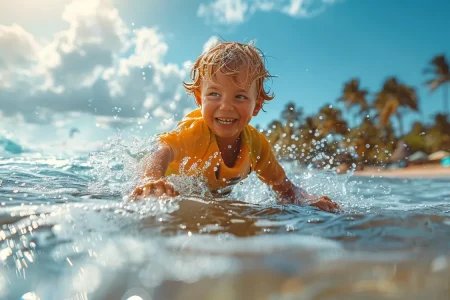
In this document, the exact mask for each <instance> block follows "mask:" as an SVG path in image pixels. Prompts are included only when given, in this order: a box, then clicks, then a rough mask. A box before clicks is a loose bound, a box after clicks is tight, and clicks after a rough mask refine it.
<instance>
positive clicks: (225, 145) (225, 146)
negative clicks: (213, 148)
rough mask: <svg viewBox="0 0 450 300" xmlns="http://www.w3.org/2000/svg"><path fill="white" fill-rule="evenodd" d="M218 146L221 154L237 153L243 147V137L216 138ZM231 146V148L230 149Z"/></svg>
mask: <svg viewBox="0 0 450 300" xmlns="http://www.w3.org/2000/svg"><path fill="white" fill-rule="evenodd" d="M216 141H217V145H218V146H219V149H220V151H221V152H230V151H235V150H237V149H239V148H240V146H241V136H240V135H239V136H238V137H237V138H225V139H224V138H220V137H218V136H216ZM230 146H231V147H230Z"/></svg>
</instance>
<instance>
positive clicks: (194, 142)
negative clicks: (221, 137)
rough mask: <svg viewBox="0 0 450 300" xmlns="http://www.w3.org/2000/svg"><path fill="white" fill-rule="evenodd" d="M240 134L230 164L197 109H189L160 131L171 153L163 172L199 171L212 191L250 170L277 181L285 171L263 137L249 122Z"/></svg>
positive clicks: (222, 189) (265, 179)
mask: <svg viewBox="0 0 450 300" xmlns="http://www.w3.org/2000/svg"><path fill="white" fill-rule="evenodd" d="M241 138H242V143H241V149H240V153H239V156H238V158H237V160H236V163H235V164H234V166H233V167H231V168H230V167H228V166H227V165H226V164H225V163H224V162H223V161H222V159H221V154H220V151H219V146H218V145H217V142H216V137H215V135H214V133H213V132H212V131H211V130H210V129H209V127H208V126H207V125H206V123H205V121H204V120H203V117H202V114H201V111H200V109H196V110H194V111H192V112H191V113H189V114H188V115H186V116H185V117H184V118H183V119H182V120H181V121H180V122H179V123H178V125H177V127H176V128H175V130H173V131H171V132H166V133H162V134H160V135H159V139H160V140H161V141H162V142H164V143H166V144H168V145H169V146H170V147H171V148H172V151H173V154H174V159H173V161H172V162H171V163H170V164H169V168H168V169H167V171H166V176H168V175H171V174H185V175H188V176H192V175H194V176H198V175H200V176H203V178H205V179H206V180H207V184H208V187H209V189H210V190H211V191H217V192H219V193H225V192H228V191H230V187H231V186H233V185H234V184H236V183H238V182H239V181H241V180H242V179H244V178H246V177H247V176H248V174H250V173H251V172H252V171H255V172H256V173H257V175H258V177H259V178H260V179H261V180H262V181H263V182H265V183H267V184H270V185H273V184H275V185H277V184H280V183H281V182H282V181H283V180H284V179H285V178H286V174H285V172H284V170H283V168H282V167H281V166H280V164H279V163H278V162H277V160H276V158H275V156H274V154H273V151H272V148H271V147H270V145H269V143H268V142H267V140H266V138H265V137H264V136H263V135H262V134H261V133H259V132H258V131H257V130H256V129H255V128H253V127H252V126H250V125H247V126H246V127H245V128H244V130H243V131H242V133H241Z"/></svg>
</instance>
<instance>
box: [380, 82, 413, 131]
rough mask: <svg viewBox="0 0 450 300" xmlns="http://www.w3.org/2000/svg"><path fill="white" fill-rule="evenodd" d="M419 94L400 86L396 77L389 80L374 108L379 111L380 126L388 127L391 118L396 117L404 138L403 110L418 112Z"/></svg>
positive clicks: (409, 88) (403, 85)
mask: <svg viewBox="0 0 450 300" xmlns="http://www.w3.org/2000/svg"><path fill="white" fill-rule="evenodd" d="M417 100H418V98H417V93H416V91H415V90H414V88H412V87H410V86H407V85H405V84H400V83H399V82H398V81H397V79H396V78H395V77H391V78H388V79H387V80H386V81H385V82H384V85H383V88H382V90H381V91H380V92H379V93H377V95H376V99H375V101H374V104H373V105H374V108H375V109H376V110H377V111H378V117H379V124H380V125H382V126H386V125H387V124H388V123H389V120H390V118H391V116H393V115H395V116H396V117H397V119H398V123H399V131H400V135H401V136H403V122H402V112H401V110H402V109H403V110H404V109H411V110H413V111H418V104H417Z"/></svg>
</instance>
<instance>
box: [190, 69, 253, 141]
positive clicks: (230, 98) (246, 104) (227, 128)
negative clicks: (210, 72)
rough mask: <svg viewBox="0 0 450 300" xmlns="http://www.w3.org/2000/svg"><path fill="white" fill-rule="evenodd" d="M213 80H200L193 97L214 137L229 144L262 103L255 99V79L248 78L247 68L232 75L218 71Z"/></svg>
mask: <svg viewBox="0 0 450 300" xmlns="http://www.w3.org/2000/svg"><path fill="white" fill-rule="evenodd" d="M214 81H215V82H216V83H213V82H211V81H209V80H203V82H202V83H201V89H200V91H199V92H196V100H197V103H198V104H199V105H200V106H201V110H202V115H203V119H204V120H205V122H206V124H207V125H208V127H209V128H210V129H211V130H212V131H213V132H214V134H215V135H216V138H217V140H218V141H223V142H228V141H229V142H230V145H231V144H233V142H234V141H235V140H236V139H237V138H238V137H239V135H240V133H241V131H242V130H243V129H244V127H245V126H246V125H247V124H248V123H249V122H250V120H251V119H252V116H256V115H257V114H258V112H259V110H260V109H261V104H262V103H261V101H260V100H259V99H257V91H256V81H253V82H249V80H248V79H247V71H244V70H243V71H242V72H239V75H237V76H235V77H234V78H233V77H232V76H229V75H224V74H223V73H222V72H220V71H219V72H217V73H216V74H215V78H214Z"/></svg>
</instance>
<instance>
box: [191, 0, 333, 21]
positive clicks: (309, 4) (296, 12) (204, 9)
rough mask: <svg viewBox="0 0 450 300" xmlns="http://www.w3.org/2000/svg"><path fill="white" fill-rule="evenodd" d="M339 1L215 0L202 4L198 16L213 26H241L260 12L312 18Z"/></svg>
mask: <svg viewBox="0 0 450 300" xmlns="http://www.w3.org/2000/svg"><path fill="white" fill-rule="evenodd" d="M337 1H338V0H215V1H212V2H209V3H202V4H200V6H199V8H198V10H197V16H198V17H201V18H204V19H205V21H206V22H207V23H208V24H213V25H228V26H229V25H239V24H241V23H243V22H244V21H246V20H247V19H248V18H250V17H251V16H252V15H253V14H254V13H256V12H258V11H263V12H270V11H278V12H281V13H284V14H287V15H289V16H292V17H298V18H310V17H314V16H317V15H319V14H320V13H322V12H323V11H324V10H325V9H326V8H327V6H329V5H332V4H334V3H336V2H337Z"/></svg>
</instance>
